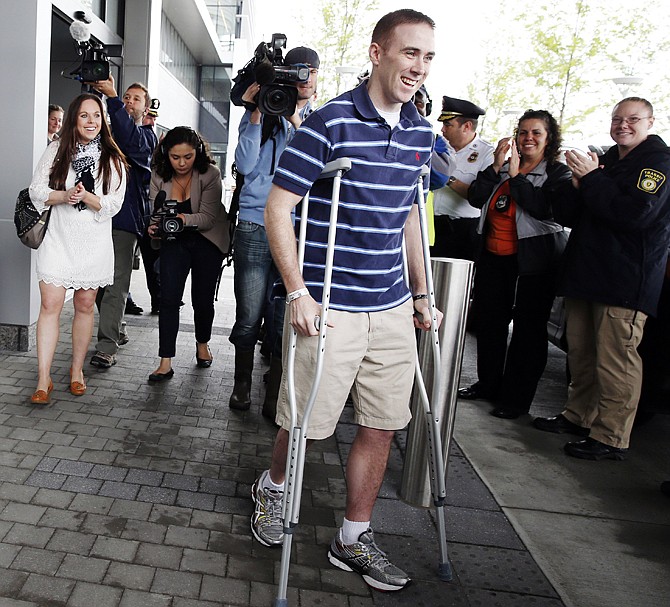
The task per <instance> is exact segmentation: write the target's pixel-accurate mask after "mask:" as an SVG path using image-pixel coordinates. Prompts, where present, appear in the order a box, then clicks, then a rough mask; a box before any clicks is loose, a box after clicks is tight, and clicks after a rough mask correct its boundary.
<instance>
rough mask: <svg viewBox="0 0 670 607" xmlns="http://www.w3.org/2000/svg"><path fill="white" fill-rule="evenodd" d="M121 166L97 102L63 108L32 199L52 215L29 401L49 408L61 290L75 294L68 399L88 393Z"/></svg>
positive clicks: (43, 248)
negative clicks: (89, 358)
mask: <svg viewBox="0 0 670 607" xmlns="http://www.w3.org/2000/svg"><path fill="white" fill-rule="evenodd" d="M127 168H128V165H127V163H126V159H125V157H124V155H123V153H122V152H121V150H120V149H119V148H118V146H117V145H116V143H115V142H114V139H112V135H111V132H110V130H109V126H108V125H107V121H106V120H105V110H104V107H103V105H102V102H101V101H100V99H99V98H98V97H97V96H95V95H91V94H83V95H79V96H78V97H77V98H75V99H74V100H73V101H72V103H71V104H70V106H69V107H68V110H67V114H66V116H65V121H64V122H63V128H62V130H61V135H60V138H59V139H57V140H55V141H54V142H53V143H52V144H50V145H48V146H47V149H46V151H45V152H44V154H43V155H42V158H41V159H40V161H39V163H38V165H37V168H36V169H35V174H34V176H33V180H32V183H31V184H30V198H31V200H32V202H33V204H34V205H35V208H36V209H37V210H38V211H40V212H42V211H44V210H45V209H47V208H48V207H51V213H50V218H49V224H48V228H47V231H46V235H45V236H44V240H43V241H42V244H41V245H40V247H39V249H37V260H36V261H37V263H36V269H37V278H38V280H39V288H40V297H41V303H40V313H39V317H38V319H37V366H38V377H37V390H36V391H35V393H34V394H33V395H32V397H31V399H30V401H31V402H32V403H33V404H35V405H49V404H50V403H51V391H52V390H53V382H52V380H51V363H52V362H53V357H54V352H55V351H56V345H57V343H58V332H59V324H60V314H61V311H62V309H63V304H64V302H65V292H66V290H67V289H74V299H73V303H74V319H73V321H72V366H71V367H70V392H71V393H72V394H73V395H75V396H81V395H82V394H84V393H85V392H86V381H85V379H84V372H83V365H84V358H85V357H86V353H87V351H88V345H89V343H90V341H91V334H92V332H93V320H94V319H93V311H94V306H95V296H96V293H97V292H98V287H104V286H106V285H109V284H112V282H113V281H114V247H113V245H112V221H111V219H112V216H113V215H115V214H116V213H118V211H119V209H121V205H122V204H123V198H124V195H125V192H126V171H127Z"/></svg>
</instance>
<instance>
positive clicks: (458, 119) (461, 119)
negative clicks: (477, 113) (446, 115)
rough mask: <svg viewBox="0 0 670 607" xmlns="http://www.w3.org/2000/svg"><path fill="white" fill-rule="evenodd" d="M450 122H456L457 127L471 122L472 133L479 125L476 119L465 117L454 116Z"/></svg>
mask: <svg viewBox="0 0 670 607" xmlns="http://www.w3.org/2000/svg"><path fill="white" fill-rule="evenodd" d="M452 120H453V121H454V122H457V123H458V126H463V125H464V124H465V123H466V122H472V130H473V131H476V130H477V126H478V125H479V120H478V119H477V118H468V117H466V116H454V117H453V118H452Z"/></svg>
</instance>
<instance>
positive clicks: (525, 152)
mask: <svg viewBox="0 0 670 607" xmlns="http://www.w3.org/2000/svg"><path fill="white" fill-rule="evenodd" d="M560 145H561V133H560V128H559V126H558V124H557V122H556V120H555V119H554V118H553V116H552V115H551V114H550V113H549V112H546V111H544V110H528V111H527V112H526V113H525V114H524V115H523V116H522V117H521V119H520V120H519V125H518V128H517V134H516V136H515V137H506V138H505V139H502V140H501V141H499V142H498V147H497V149H496V151H495V152H494V158H493V164H492V165H491V166H490V167H488V168H487V169H485V170H484V171H481V172H480V173H479V174H478V175H477V178H476V180H475V181H474V182H473V183H472V184H471V185H470V190H469V192H468V200H469V202H470V204H471V205H472V206H474V207H477V208H481V209H482V215H481V219H480V223H479V227H478V232H479V233H480V234H481V235H482V236H483V245H484V246H483V251H482V252H481V255H480V257H479V259H478V260H477V265H476V267H477V272H476V274H475V287H474V301H475V304H474V307H473V314H474V320H475V326H476V330H477V375H478V381H477V383H475V384H474V385H472V386H470V387H467V388H462V389H460V390H459V391H458V392H459V396H460V397H461V398H467V399H478V398H482V399H487V400H492V401H497V403H496V405H497V406H496V408H495V409H494V410H493V411H492V412H491V414H492V415H495V416H496V417H502V418H505V419H514V418H517V417H519V416H520V415H522V414H524V413H528V410H529V409H530V405H531V403H532V401H533V397H534V396H535V390H536V389H537V384H538V382H539V381H540V377H541V376H542V373H543V371H544V367H545V365H546V362H547V320H548V318H549V313H550V311H551V305H552V302H553V299H554V291H555V278H556V266H557V261H558V258H559V257H560V255H561V253H562V252H563V249H564V248H565V243H566V242H567V235H566V233H565V232H564V231H563V227H562V226H560V225H559V224H557V223H556V222H555V221H553V215H552V209H551V204H550V203H549V202H548V200H547V196H546V194H547V193H548V192H549V191H551V190H552V189H553V188H555V187H556V185H557V184H558V183H560V182H562V181H565V180H568V179H570V177H571V175H570V171H569V170H568V169H567V167H566V166H565V165H563V164H561V163H560V162H558V160H557V158H558V154H559V148H560ZM508 154H509V160H507V161H506V160H505V157H506V156H507V155H508ZM512 321H513V328H512V338H511V340H510V343H509V346H508V345H507V338H508V334H509V325H510V322H512Z"/></svg>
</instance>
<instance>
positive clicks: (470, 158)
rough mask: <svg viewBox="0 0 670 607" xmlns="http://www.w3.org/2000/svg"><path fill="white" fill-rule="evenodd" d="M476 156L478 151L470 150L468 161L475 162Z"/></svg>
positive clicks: (477, 156)
mask: <svg viewBox="0 0 670 607" xmlns="http://www.w3.org/2000/svg"><path fill="white" fill-rule="evenodd" d="M477 158H479V152H472V154H470V155H469V156H468V162H476V161H477Z"/></svg>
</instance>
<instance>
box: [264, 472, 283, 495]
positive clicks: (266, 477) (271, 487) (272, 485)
mask: <svg viewBox="0 0 670 607" xmlns="http://www.w3.org/2000/svg"><path fill="white" fill-rule="evenodd" d="M261 487H263V489H269V490H270V491H279V492H282V493H283V491H284V482H283V481H282V483H281V485H277V484H275V483H273V482H272V479H271V478H270V471H269V470H266V471H265V472H264V474H263V477H262V478H261Z"/></svg>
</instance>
